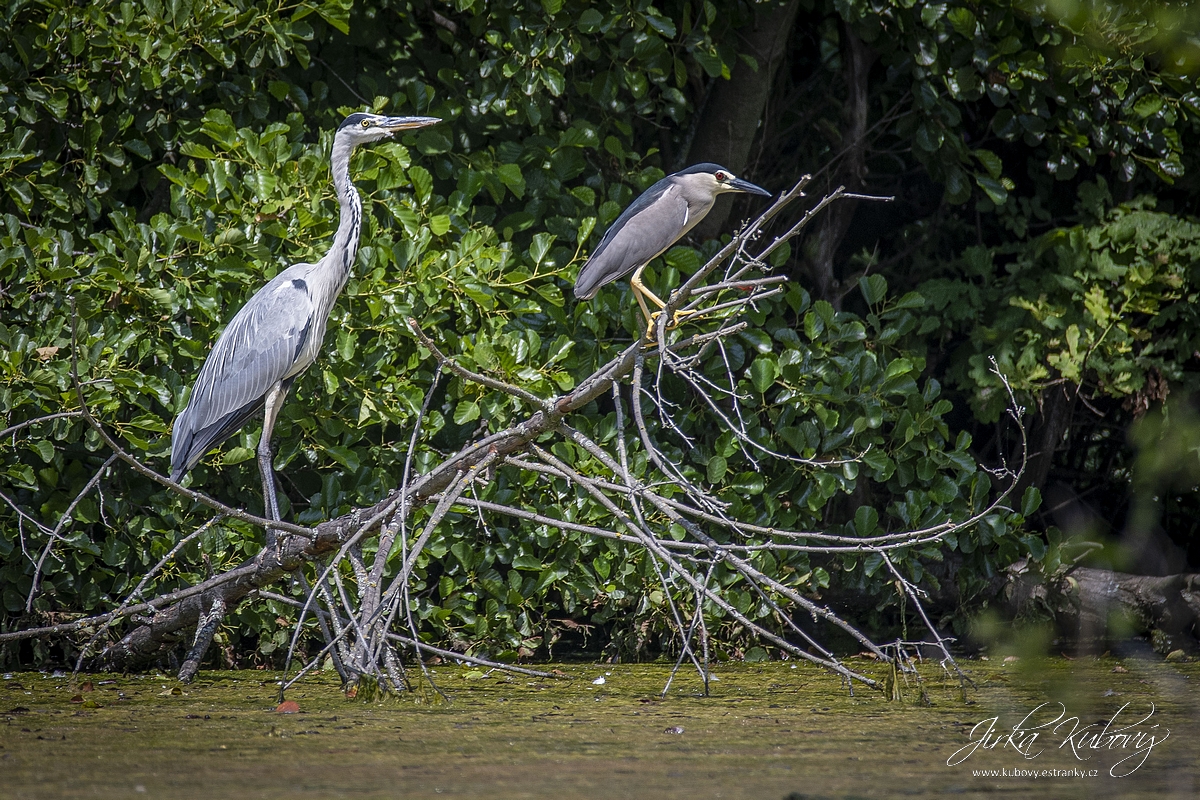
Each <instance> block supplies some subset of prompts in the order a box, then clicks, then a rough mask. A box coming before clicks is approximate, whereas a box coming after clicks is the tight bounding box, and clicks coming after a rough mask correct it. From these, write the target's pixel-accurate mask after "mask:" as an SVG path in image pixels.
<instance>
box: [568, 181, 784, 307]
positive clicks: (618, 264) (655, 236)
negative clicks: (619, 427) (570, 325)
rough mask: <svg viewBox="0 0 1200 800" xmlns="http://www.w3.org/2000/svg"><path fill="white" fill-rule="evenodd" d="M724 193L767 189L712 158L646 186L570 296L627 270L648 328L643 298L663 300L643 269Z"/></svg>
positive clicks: (591, 292) (590, 291) (592, 290)
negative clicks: (649, 284)
mask: <svg viewBox="0 0 1200 800" xmlns="http://www.w3.org/2000/svg"><path fill="white" fill-rule="evenodd" d="M726 192H748V193H750V194H759V195H762V196H763V197H770V196H771V193H770V192H768V191H767V190H766V189H763V188H762V187H760V186H755V185H754V184H753V183H750V182H749V181H744V180H742V179H741V178H738V177H736V176H734V174H733V173H732V172H730V171H729V170H727V169H725V168H724V167H722V166H720V165H718V164H711V163H705V164H696V165H695V166H692V167H688V168H687V169H685V170H681V171H680V172H676V173H674V174H673V175H668V176H667V177H665V178H663V179H662V180H661V181H659V182H658V183H656V184H654V185H653V186H651V187H650V188H649V189H647V190H646V191H645V192H643V193H642V195H641V197H639V198H638V199H637V200H634V201H633V203H632V204H631V205H630V206H629V208H627V209H625V211H624V213H622V214H621V216H619V217H617V221H616V222H614V223H613V224H612V227H610V228H609V229H608V231H607V232H606V233H605V234H604V238H603V239H601V240H600V246H599V247H597V248H596V250H595V251H594V252H593V253H592V255H591V257H590V258H588V260H587V263H586V264H584V265H583V269H581V270H579V277H577V278H576V279H575V296H576V297H577V298H579V299H580V300H590V299H591V298H593V297H595V296H596V292H598V291H599V290H600V287H601V286H604V285H605V284H607V283H612V282H613V281H615V280H617V279H618V278H622V277H624V276H625V275H628V274H629V273H630V272H632V273H633V277H632V278H631V279H630V281H629V283H630V286H632V287H633V294H634V297H636V298H637V301H638V305H639V306H641V307H642V314H643V315H644V316H645V317H646V324H647V326H648V328H649V327H652V326H653V320H654V315H652V314H651V313H650V310H649V309H648V308H647V307H646V301H645V300H643V299H642V298H643V297H645V298H646V299H648V300H649V301H650V302H651V303H654V305H656V306H658V308H660V309H661V308H662V307H663V306H664V305H665V303H663V301H662V300H660V299H658V297H656V296H655V295H654V293H653V292H651V291H650V290H649V289H647V288H646V287H645V285H644V284H643V283H642V270H644V269H645V268H646V265H647V264H649V263H650V262H651V261H652V260H654V259H655V258H656V257H657V256H659V255H662V254H663V253H664V252H665V251H666V249H667V248H668V247H670V246H671V245H673V244H675V242H677V241H679V240H680V239H681V238H683V236H684V235H685V234H686V233H687V232H688V231H690V230H691V229H692V228H694V227H695V226H696V224H697V223H699V222H700V220H702V219H704V215H705V214H707V213H708V212H709V210H710V209H712V206H713V202H714V201H715V200H716V199H717V195H719V194H725V193H726ZM657 313H658V312H655V314H657Z"/></svg>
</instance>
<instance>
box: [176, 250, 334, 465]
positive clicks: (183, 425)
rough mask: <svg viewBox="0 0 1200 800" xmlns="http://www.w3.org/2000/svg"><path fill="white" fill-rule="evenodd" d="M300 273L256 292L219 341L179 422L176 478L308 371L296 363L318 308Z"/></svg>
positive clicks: (283, 275) (285, 275)
mask: <svg viewBox="0 0 1200 800" xmlns="http://www.w3.org/2000/svg"><path fill="white" fill-rule="evenodd" d="M297 267H307V265H297ZM297 267H292V268H291V269H288V270H286V271H284V272H283V273H281V274H280V275H278V276H276V277H275V279H273V280H272V281H271V282H270V283H268V284H267V285H266V286H264V287H263V288H262V289H260V290H259V291H258V292H256V293H255V295H254V296H253V297H251V298H250V301H249V302H247V303H246V305H245V306H243V307H242V310H241V311H239V312H238V313H237V314H236V315H234V317H233V319H232V320H231V321H230V323H229V325H228V326H226V328H225V330H224V331H223V332H222V333H221V335H220V337H218V338H217V343H216V344H215V345H213V349H212V352H211V353H210V354H209V356H208V360H206V361H205V362H204V366H203V367H202V368H201V370H200V375H199V377H197V378H196V385H195V386H194V387H192V394H191V397H190V398H189V400H188V404H187V408H185V409H184V410H183V412H182V413H181V414H180V415H179V418H178V419H177V420H175V427H174V430H173V432H172V441H171V474H172V475H174V476H178V477H182V475H183V473H185V472H187V471H188V470H189V469H191V468H192V467H193V466H194V465H195V464H196V462H197V461H199V460H200V458H201V457H202V456H203V455H204V454H205V453H206V452H208V450H209V449H210V448H212V447H214V446H215V445H217V444H219V443H220V442H221V441H223V440H224V439H226V438H227V437H228V436H230V435H231V434H232V433H233V432H234V431H236V430H238V429H239V428H240V427H241V426H242V425H244V424H245V423H246V421H247V420H248V419H250V418H251V417H252V416H254V415H255V414H256V413H258V411H259V409H261V408H262V405H263V400H264V398H265V396H266V394H267V391H268V390H269V389H270V388H271V387H272V386H274V385H275V384H276V383H278V382H280V381H282V380H284V379H285V378H288V377H290V376H291V375H294V374H295V373H296V372H298V371H299V369H297V367H300V368H303V366H307V365H303V366H301V365H298V364H297V359H298V358H299V356H300V353H301V351H302V350H303V349H304V344H305V342H306V340H307V338H308V337H309V336H310V335H311V333H312V330H313V327H314V321H315V315H316V308H315V306H314V304H313V302H312V298H311V296H310V294H309V289H308V284H307V283H306V282H305V281H304V279H303V277H302V275H303V274H304V270H303V269H297Z"/></svg>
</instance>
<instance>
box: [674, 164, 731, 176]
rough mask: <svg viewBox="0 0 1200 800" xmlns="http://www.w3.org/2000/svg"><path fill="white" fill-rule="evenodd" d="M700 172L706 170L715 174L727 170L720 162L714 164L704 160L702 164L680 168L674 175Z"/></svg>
mask: <svg viewBox="0 0 1200 800" xmlns="http://www.w3.org/2000/svg"><path fill="white" fill-rule="evenodd" d="M701 172H707V173H708V174H709V175H715V174H716V173H718V172H729V170H727V169H725V168H724V167H722V166H721V165H720V164H714V163H712V162H711V161H705V162H704V163H703V164H693V165H692V166H690V167H688V168H687V169H681V170H679V172H676V173H675V174H676V175H698V174H700V173H701Z"/></svg>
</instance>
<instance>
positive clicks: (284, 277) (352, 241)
mask: <svg viewBox="0 0 1200 800" xmlns="http://www.w3.org/2000/svg"><path fill="white" fill-rule="evenodd" d="M440 121H441V120H439V119H437V118H436V117H385V116H380V115H377V114H363V113H357V114H351V115H350V116H348V117H346V119H345V120H344V121H343V122H342V124H341V125H339V126H338V129H337V132H336V133H335V134H334V137H333V149H332V152H331V153H330V163H331V167H332V171H333V185H334V189H335V191H336V192H337V200H338V206H339V208H340V218H339V221H338V227H337V232H336V233H334V235H333V246H332V247H330V248H329V252H328V253H326V254H325V256H324V257H323V258H321V260H319V261H318V262H317V263H315V264H295V265H293V266H290V267H288V268H287V269H285V270H284V271H283V272H280V273H279V274H278V275H276V276H275V277H274V278H272V279H271V280H270V281H269V282H268V283H267V285H266V286H264V287H262V288H261V289H259V290H258V291H257V292H255V293H254V296H253V297H251V298H250V300H249V301H248V302H247V303H246V305H244V306H242V308H241V310H240V311H238V312H237V314H235V315H234V316H233V319H232V320H230V321H229V325H227V326H226V327H225V330H224V331H223V332H222V333H221V335H220V336H219V337H217V343H216V344H215V345H213V348H212V352H211V353H209V355H208V358H207V359H206V360H205V362H204V366H203V367H202V368H201V369H200V375H199V376H198V377H197V378H196V384H195V386H193V387H192V394H191V397H190V398H189V399H188V404H187V407H186V408H184V409H183V411H182V412H180V414H179V417H178V418H177V419H176V420H175V425H174V428H173V430H172V436H171V479H172V480H174V481H176V482H178V481H179V480H180V479H181V478H183V476H184V475H185V474H186V473H187V472H188V470H190V469H191V468H192V467H194V466H195V465H196V463H197V462H198V461H199V460H200V459H201V458H202V457H203V456H204V454H205V453H207V452H208V451H209V450H210V449H211V448H213V447H215V446H216V445H218V444H220V443H221V442H223V441H224V440H225V439H227V438H228V437H229V436H231V435H232V434H233V433H235V432H236V431H237V430H238V429H240V428H241V427H242V426H243V425H245V424H246V422H247V421H249V420H250V419H251V418H252V417H254V416H255V415H256V414H258V412H259V411H260V410H261V411H262V412H263V430H262V436H261V437H260V439H259V442H258V468H259V473H260V474H261V475H262V488H263V503H264V505H265V506H266V511H265V513H266V514H269V515H270V518H271V519H272V520H275V521H278V520H279V518H280V517H279V503H278V500H277V498H276V495H275V473H274V471H273V469H272V466H271V431H272V429H273V428H274V427H275V420H276V419H277V417H278V415H279V409H280V407H281V406H282V405H283V401H284V398H285V397H287V393H288V389H290V388H291V386H292V382H293V381H294V380H295V379H296V377H297V376H298V375H299V374H300V373H301V372H303V371H304V370H305V369H307V368H308V366H309V365H310V364H312V363H313V361H315V360H316V358H317V354H318V353H319V352H320V350H321V340H322V339H323V338H324V336H325V325H326V323H327V322H328V320H329V312H330V310H331V309H332V308H333V303H334V301H335V300H337V297H338V295H339V294H340V293H341V291H342V288H343V287H344V286H345V285H346V279H347V278H348V277H349V276H350V270H351V269H352V267H353V266H354V257H355V254H356V253H357V252H358V240H359V234H360V232H361V230H362V200H361V199H360V198H359V196H358V190H357V189H355V188H354V184H353V183H351V181H350V154H351V152H353V150H354V148H355V147H356V146H357V145H360V144H367V143H368V142H375V141H379V140H380V139H387V138H390V137H391V136H392V135H394V134H395V133H397V132H399V131H406V130H412V129H414V128H423V127H425V126H427V125H433V124H435V123H437V122H440ZM267 542H268V545H271V544H273V542H274V533H273V531H272V530H271V529H270V528H268V530H267Z"/></svg>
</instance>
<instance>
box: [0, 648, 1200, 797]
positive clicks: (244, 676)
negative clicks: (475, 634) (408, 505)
mask: <svg viewBox="0 0 1200 800" xmlns="http://www.w3.org/2000/svg"><path fill="white" fill-rule="evenodd" d="M864 663H866V667H864V668H865V669H867V670H868V671H871V667H872V666H875V665H872V664H870V663H869V662H864ZM964 668H965V670H966V671H967V673H968V674H969V675H970V677H971V678H972V679H973V680H974V681H975V683H976V688H974V689H967V690H966V691H965V692H964V691H962V690H961V689H960V688H959V686H958V683H957V681H956V680H953V679H951V678H950V677H949V676H948V675H946V674H945V673H943V671H942V670H941V668H940V667H939V666H938V665H937V664H936V663H932V662H926V663H925V664H922V665H921V668H920V672H921V674H922V676H923V684H922V685H920V686H918V685H917V684H916V683H915V682H913V681H912V680H911V679H910V680H909V681H907V682H906V681H904V680H901V682H900V690H901V691H900V695H901V699H900V700H899V701H889V700H887V699H885V695H884V693H883V692H876V691H871V690H868V689H865V688H862V687H855V691H854V693H853V695H851V694H850V693H849V692H847V691H846V689H845V688H844V687H839V684H838V681H837V680H836V679H835V678H833V677H831V676H830V675H829V674H828V673H825V672H823V671H820V670H818V669H815V668H813V667H810V666H808V665H807V664H795V663H787V662H772V663H761V664H721V665H718V666H716V667H714V672H715V676H714V679H713V681H712V682H711V683H710V689H711V696H709V697H704V696H702V693H701V690H702V685H701V682H700V681H699V679H698V678H697V676H696V675H695V673H694V672H693V673H691V674H689V673H686V672H682V671H681V672H680V674H679V676H677V677H676V679H675V682H674V683H673V684H672V687H671V691H670V693H669V694H668V696H667V698H666V699H665V700H664V699H660V694H661V691H662V687H663V686H664V684H665V682H666V679H667V676H668V674H669V672H670V668H669V666H664V665H659V664H632V665H631V664H616V665H612V664H604V665H579V664H569V665H568V664H561V665H550V666H547V667H544V669H546V670H548V671H552V672H553V673H554V675H555V677H553V678H547V679H532V678H528V677H526V676H518V675H511V674H506V673H501V672H494V671H486V670H480V669H477V668H460V667H452V666H448V665H442V666H439V667H436V668H434V670H433V677H434V679H435V680H436V681H437V683H438V685H439V686H440V687H441V688H442V689H443V690H444V691H445V692H446V694H447V695H449V696H450V700H449V701H441V700H439V699H438V696H437V694H436V693H434V692H431V691H421V692H416V693H414V694H413V695H412V696H408V697H401V698H398V699H393V698H387V699H383V700H381V701H377V702H371V703H364V702H361V700H360V699H347V698H346V696H345V695H344V694H343V693H342V691H341V690H340V687H339V686H338V684H337V680H336V678H335V677H332V676H330V675H322V676H318V677H315V678H313V679H311V680H307V681H305V682H303V683H302V684H299V685H297V686H296V687H294V689H293V690H292V691H289V692H288V697H287V699H288V700H289V701H292V702H294V703H295V704H296V705H297V706H298V707H299V712H298V713H293V714H282V713H278V712H277V711H276V710H275V709H276V707H277V703H278V683H277V680H278V677H279V676H276V675H273V674H269V673H264V672H202V673H201V675H200V678H199V679H198V680H197V682H196V683H194V684H192V685H190V686H186V687H181V686H179V685H178V684H177V683H176V682H175V681H174V680H172V679H170V678H168V677H166V676H164V675H151V676H112V675H88V676H80V678H79V681H78V682H75V683H73V682H72V681H71V679H70V676H66V675H62V674H61V673H55V674H38V673H17V674H9V675H5V676H4V680H3V683H2V685H0V713H2V716H3V725H2V726H0V796H2V797H5V798H10V797H11V798H22V799H23V798H51V797H64V798H74V797H106V798H117V797H154V798H218V797H239V798H242V797H255V798H295V797H314V798H315V797H362V798H367V797H388V798H391V797H447V796H450V797H527V798H563V797H586V798H608V797H614V798H616V797H663V798H666V797H679V798H702V797H748V798H785V797H790V798H800V797H806V798H824V797H829V798H847V797H900V796H914V797H920V796H933V795H940V794H943V793H948V794H954V795H958V796H965V797H976V796H984V795H988V796H992V795H1006V796H1011V797H1084V796H1086V797H1089V798H1092V797H1122V798H1124V797H1155V798H1168V797H1180V798H1183V797H1188V798H1191V797H1195V796H1197V789H1198V788H1200V780H1198V778H1200V775H1198V768H1197V761H1198V758H1197V756H1198V755H1200V746H1198V745H1197V744H1196V742H1197V741H1200V739H1198V737H1197V734H1200V690H1198V689H1197V683H1200V665H1198V664H1196V663H1182V664H1166V663H1163V662H1161V661H1154V660H1134V659H1125V660H1118V659H1113V658H1101V659H1090V658H1081V659H1078V660H1074V661H1071V660H1067V659H1063V658H1052V659H1020V660H1018V661H1010V662H1004V661H999V660H997V661H990V662H988V661H971V662H965V663H964ZM874 672H878V673H881V674H880V675H879V677H881V678H882V677H883V675H882V672H883V670H880V669H878V668H877V669H875V670H874ZM599 678H604V680H603V682H601V681H599ZM1041 703H1050V704H1053V705H1052V706H1050V707H1045V708H1043V711H1042V712H1039V713H1041V714H1043V716H1041V717H1034V718H1032V721H1031V722H1029V723H1027V726H1029V725H1034V724H1037V723H1038V721H1039V720H1040V721H1041V722H1045V721H1047V720H1050V719H1053V716H1049V717H1047V716H1045V713H1047V709H1048V708H1049V709H1057V708H1059V706H1058V705H1057V704H1059V703H1061V704H1062V708H1065V709H1066V711H1067V712H1068V713H1067V716H1077V717H1079V720H1080V724H1083V725H1087V724H1092V723H1103V722H1104V721H1111V720H1112V718H1113V716H1114V714H1118V712H1119V711H1120V709H1121V708H1122V706H1125V704H1129V705H1128V706H1126V707H1125V711H1123V712H1120V714H1123V715H1124V716H1121V715H1118V717H1117V719H1118V721H1119V722H1120V721H1125V720H1127V721H1129V722H1135V721H1137V720H1141V719H1142V718H1143V717H1145V716H1146V712H1148V711H1149V709H1150V703H1154V709H1155V711H1154V714H1153V716H1152V717H1151V718H1149V719H1146V720H1144V721H1143V722H1141V723H1139V726H1138V727H1136V728H1135V729H1131V733H1136V732H1141V733H1143V734H1144V736H1143V739H1142V741H1143V744H1144V743H1145V742H1146V741H1148V739H1146V736H1149V735H1150V734H1153V735H1155V736H1157V737H1158V739H1157V740H1156V742H1157V743H1156V744H1155V745H1154V746H1153V747H1151V748H1150V752H1149V754H1148V755H1147V756H1146V758H1145V763H1144V764H1143V765H1142V766H1141V767H1140V768H1138V769H1137V770H1136V771H1134V772H1133V773H1132V774H1130V775H1129V776H1128V777H1123V778H1115V777H1111V776H1110V775H1109V769H1110V768H1111V767H1112V765H1113V764H1115V763H1116V762H1117V761H1118V760H1119V759H1120V758H1121V757H1123V756H1128V755H1129V754H1131V753H1132V752H1133V750H1132V747H1131V746H1129V745H1128V744H1127V743H1126V747H1125V749H1123V750H1122V749H1121V748H1120V747H1116V748H1113V747H1109V748H1108V749H1107V750H1095V749H1092V750H1088V749H1086V748H1084V751H1083V752H1082V753H1081V756H1085V757H1087V759H1088V760H1081V759H1080V758H1077V757H1076V756H1075V755H1074V754H1073V753H1072V751H1071V745H1070V743H1069V742H1068V743H1067V744H1066V745H1065V747H1064V746H1060V745H1062V739H1063V738H1064V731H1059V733H1058V734H1057V735H1055V734H1053V733H1052V732H1051V731H1050V730H1049V728H1048V727H1047V728H1046V729H1043V730H1041V732H1040V733H1039V739H1040V741H1037V742H1034V743H1033V744H1036V745H1037V746H1036V747H1032V748H1031V747H1026V748H1025V751H1026V752H1030V753H1032V752H1034V751H1040V753H1041V754H1040V755H1036V756H1034V757H1031V758H1026V757H1024V756H1023V755H1022V753H1021V752H1018V750H1017V749H1016V747H1015V746H1014V744H1016V745H1021V744H1029V742H1028V739H1027V737H1028V735H1029V734H1028V732H1026V733H1023V734H1021V735H1019V736H1014V737H1012V738H1013V739H1015V740H1016V741H1015V742H1008V743H1007V744H1005V743H1001V744H999V746H995V747H993V748H991V749H988V748H987V747H986V745H988V744H993V742H992V741H991V740H990V739H989V740H987V741H985V742H984V743H983V744H982V745H981V746H979V747H978V748H977V749H976V750H975V751H973V752H971V753H970V755H968V756H966V757H965V758H964V759H963V760H962V761H961V763H958V764H957V765H955V766H947V760H948V759H951V758H952V756H953V755H954V754H955V753H956V752H958V753H960V754H961V753H963V752H964V750H963V748H964V747H966V748H967V749H968V750H969V749H970V748H969V745H970V744H971V743H972V741H973V740H976V739H979V738H981V737H982V736H983V734H984V731H985V730H986V729H987V727H988V725H987V723H984V725H982V726H979V727H976V724H977V723H980V722H983V721H985V720H988V719H990V718H992V717H996V718H997V723H996V725H995V726H994V727H993V730H994V732H995V736H996V737H997V739H998V737H999V736H1000V734H1001V733H1011V730H1012V727H1013V726H1014V725H1017V724H1019V723H1020V722H1021V720H1022V718H1024V717H1026V715H1028V714H1029V713H1030V712H1031V711H1032V710H1033V709H1034V708H1035V707H1037V706H1038V705H1039V704H1041ZM1131 712H1134V713H1133V716H1132V717H1131V716H1130V713H1131ZM1154 725H1157V726H1158V727H1157V728H1153V727H1152V726H1154ZM1092 730H1094V731H1097V732H1099V731H1100V730H1101V728H1100V727H1099V725H1097V726H1096V727H1094V728H1093V729H1092ZM1167 730H1169V731H1170V734H1169V737H1168V738H1167V739H1166V740H1162V737H1163V736H1164V735H1166V734H1165V731H1167ZM1083 740H1084V737H1083V736H1082V735H1079V736H1077V737H1076V743H1077V744H1078V743H1079V742H1082V741H1083ZM1110 744H1111V742H1110ZM1126 766H1128V763H1127V764H1126ZM1001 769H1004V770H1010V771H1011V770H1014V769H1016V770H1023V771H1026V772H1036V771H1041V770H1060V771H1062V770H1066V771H1071V770H1074V771H1076V772H1078V773H1082V774H1083V777H1079V776H1077V775H1076V774H1075V772H1072V773H1070V774H1071V775H1072V777H1055V776H1049V775H1047V776H1042V777H1038V778H1033V777H1030V776H1027V775H1020V776H1017V777H1008V776H997V777H990V776H988V777H985V776H983V775H981V774H979V772H980V771H982V770H1001ZM1091 770H1096V771H1097V775H1096V776H1094V777H1091V776H1088V775H1087V773H1088V772H1089V771H1091Z"/></svg>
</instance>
